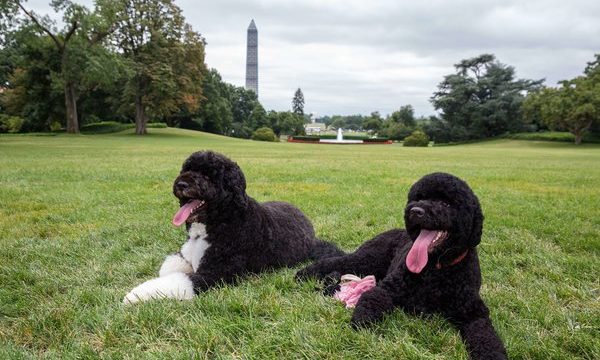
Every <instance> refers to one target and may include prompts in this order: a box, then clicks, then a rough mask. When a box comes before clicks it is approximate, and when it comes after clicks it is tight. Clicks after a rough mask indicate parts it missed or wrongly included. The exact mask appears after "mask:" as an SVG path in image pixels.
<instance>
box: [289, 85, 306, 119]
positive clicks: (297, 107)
mask: <svg viewBox="0 0 600 360" xmlns="http://www.w3.org/2000/svg"><path fill="white" fill-rule="evenodd" d="M292 111H293V112H294V114H298V115H302V116H303V115H304V94H302V90H300V88H298V90H296V93H295V94H294V98H293V99H292Z"/></svg>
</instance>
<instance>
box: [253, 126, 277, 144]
mask: <svg viewBox="0 0 600 360" xmlns="http://www.w3.org/2000/svg"><path fill="white" fill-rule="evenodd" d="M252 140H258V141H276V137H275V133H274V132H273V130H272V129H271V128H268V127H261V128H258V129H256V131H255V132H254V133H252Z"/></svg>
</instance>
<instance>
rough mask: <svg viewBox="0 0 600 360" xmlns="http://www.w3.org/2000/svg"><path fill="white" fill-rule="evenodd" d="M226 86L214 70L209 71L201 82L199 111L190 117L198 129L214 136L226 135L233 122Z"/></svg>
mask: <svg viewBox="0 0 600 360" xmlns="http://www.w3.org/2000/svg"><path fill="white" fill-rule="evenodd" d="M228 89H229V88H228V86H227V84H226V83H224V82H223V80H222V79H221V75H220V74H219V72H218V71H217V70H216V69H211V70H210V71H209V72H208V74H207V75H206V76H205V77H204V80H203V81H202V93H203V96H204V97H203V99H201V100H200V104H199V110H198V111H197V112H196V113H195V114H193V115H192V117H193V118H194V121H196V122H198V123H199V126H200V129H201V130H203V131H206V132H210V133H214V134H223V135H227V134H228V132H229V130H230V128H231V123H232V122H233V112H232V109H231V102H230V96H229V93H228Z"/></svg>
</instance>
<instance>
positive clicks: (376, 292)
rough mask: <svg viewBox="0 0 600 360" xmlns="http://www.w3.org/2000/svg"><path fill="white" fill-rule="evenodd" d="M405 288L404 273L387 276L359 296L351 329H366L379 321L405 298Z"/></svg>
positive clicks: (398, 271)
mask: <svg viewBox="0 0 600 360" xmlns="http://www.w3.org/2000/svg"><path fill="white" fill-rule="evenodd" d="M406 288H407V285H406V279H405V276H404V271H402V270H396V271H394V272H391V273H390V274H388V275H387V276H386V277H385V278H383V280H381V281H380V282H379V284H378V285H377V286H376V287H374V288H373V289H371V290H369V291H367V292H365V293H364V294H362V295H361V297H360V299H359V300H358V303H357V304H356V308H355V309H354V313H353V314H352V320H351V325H352V327H353V328H355V329H356V328H360V327H366V326H369V325H371V324H372V323H374V322H377V321H379V320H381V319H382V318H383V316H384V315H385V314H386V313H389V312H391V311H392V310H393V309H394V307H396V305H398V303H399V299H402V298H404V297H405V296H406V295H405V294H406Z"/></svg>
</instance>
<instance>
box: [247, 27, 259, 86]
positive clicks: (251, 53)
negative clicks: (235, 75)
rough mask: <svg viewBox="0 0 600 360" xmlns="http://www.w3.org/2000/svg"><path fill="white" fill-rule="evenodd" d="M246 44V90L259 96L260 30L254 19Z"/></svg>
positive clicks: (249, 28)
mask: <svg viewBox="0 0 600 360" xmlns="http://www.w3.org/2000/svg"><path fill="white" fill-rule="evenodd" d="M246 44H247V45H246V89H248V90H252V91H254V93H256V96H258V30H257V29H256V24H254V19H252V21H250V25H249V26H248V38H247V42H246Z"/></svg>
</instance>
